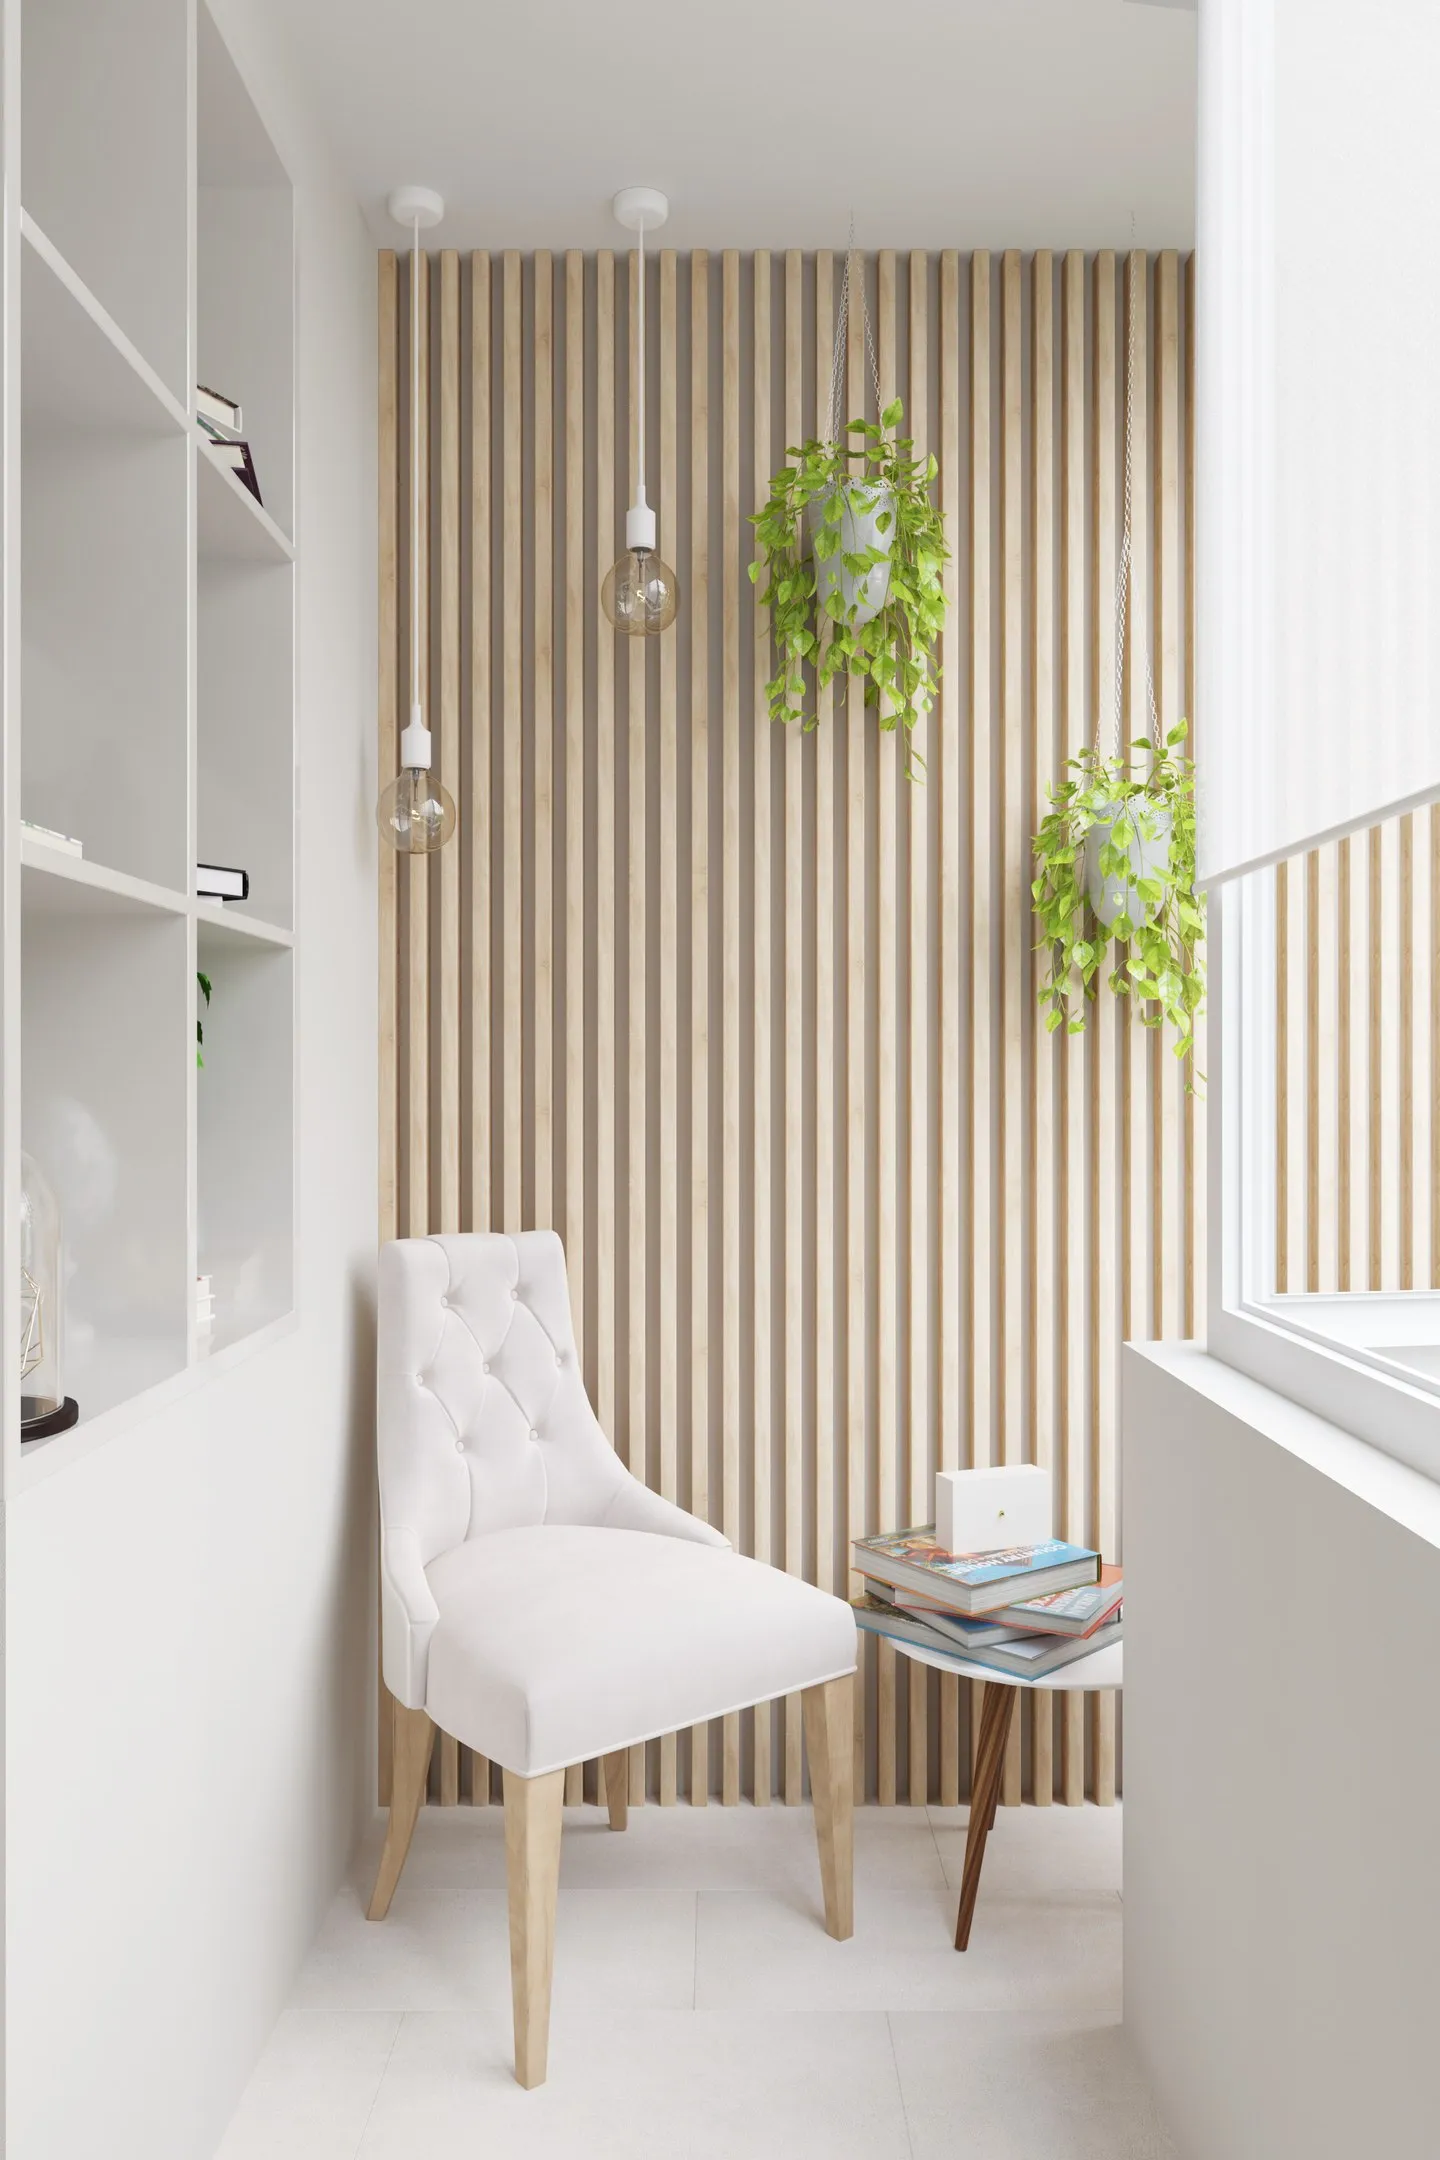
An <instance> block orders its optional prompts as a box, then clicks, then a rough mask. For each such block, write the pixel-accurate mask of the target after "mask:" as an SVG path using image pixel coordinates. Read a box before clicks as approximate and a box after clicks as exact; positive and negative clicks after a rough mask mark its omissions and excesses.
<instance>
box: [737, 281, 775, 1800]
mask: <svg viewBox="0 0 1440 2160" xmlns="http://www.w3.org/2000/svg"><path fill="white" fill-rule="evenodd" d="M751 277H752V283H751V344H752V364H753V373H752V383H751V387H752V393H753V395H752V400H751V403H752V414H753V433H752V444H751V449H752V466H751V498H752V500H753V501H754V502H757V503H761V502H763V501H764V500H765V496H766V493H767V491H768V488H769V485H770V415H771V403H772V398H773V390H772V385H771V379H770V282H771V280H770V255H769V251H768V249H765V248H757V249H756V251H755V256H754V260H753V263H752V270H751ZM737 574H738V573H737ZM769 657H770V640H769V637H768V635H767V624H766V621H765V619H764V616H763V613H762V611H760V610H759V609H757V610H756V616H755V628H754V641H753V646H752V661H751V665H752V671H753V681H752V686H751V712H750V725H749V732H750V735H751V738H752V740H753V743H754V752H753V758H752V765H751V769H752V772H753V775H754V801H753V803H752V806H751V814H750V833H751V839H750V846H751V853H752V858H753V859H752V864H751V869H752V877H753V891H754V902H753V904H754V918H753V937H754V948H753V964H754V979H753V994H752V997H751V1001H750V1002H751V1010H752V1013H753V1015H754V1018H753V1022H752V1028H753V1042H752V1053H753V1071H754V1112H753V1115H754V1125H753V1131H752V1138H751V1149H750V1153H751V1176H752V1184H751V1211H752V1212H751V1238H752V1241H753V1247H754V1262H753V1267H752V1271H751V1272H752V1289H753V1300H752V1307H751V1312H752V1318H751V1330H752V1333H751V1362H752V1369H753V1376H754V1377H753V1387H752V1392H751V1405H752V1407H751V1421H752V1426H753V1432H752V1438H751V1448H752V1451H753V1465H752V1486H751V1493H752V1498H751V1509H752V1521H753V1532H754V1550H755V1557H756V1559H757V1560H769V1559H771V1558H772V1553H771V1547H770V1539H771V1521H770V1512H771V1511H770V1465H771V1449H772V1440H773V1435H772V1432H771V1418H772V1410H771V1406H772V1403H773V1400H774V1395H773V1380H774V1374H773V1371H772V1368H771V1324H770V1322H771V1313H772V1310H773V1305H774V1283H773V1280H772V1278H773V1273H774V1228H773V1221H772V1204H771V1203H772V1194H771V1184H770V1179H771V1149H770V1120H771V1106H772V1102H773V1096H774V1087H773V1074H772V1058H773V1045H772V1043H771V1020H770V1000H771V937H772V931H773V926H774V922H775V902H774V896H773V893H772V889H771V859H770V795H771V786H770V781H771V768H772V755H771V753H772V749H773V745H772V743H771V740H770V723H769V721H768V720H767V719H766V717H765V679H766V676H767V675H768V673H769ZM752 1722H753V1727H754V1733H753V1740H752V1748H753V1756H752V1768H753V1772H754V1775H753V1779H752V1783H751V1794H752V1797H753V1799H754V1802H755V1805H756V1807H768V1806H769V1804H770V1797H771V1784H772V1777H773V1771H772V1768H771V1760H770V1747H771V1735H772V1729H773V1722H774V1721H773V1717H772V1712H771V1706H770V1704H769V1703H760V1704H757V1706H756V1709H755V1713H754V1717H753V1721H752Z"/></svg>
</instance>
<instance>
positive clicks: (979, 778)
mask: <svg viewBox="0 0 1440 2160" xmlns="http://www.w3.org/2000/svg"><path fill="white" fill-rule="evenodd" d="M990 378H991V370H990V255H989V251H988V249H983V248H977V249H976V251H975V253H974V255H973V256H972V257H971V261H970V724H969V735H970V802H969V811H970V894H969V905H968V909H967V911H966V920H967V921H968V923H969V925H970V1011H969V1020H970V1028H969V1035H970V1040H969V1046H968V1047H969V1058H968V1079H969V1111H970V1118H969V1128H970V1129H969V1144H970V1152H969V1177H968V1181H967V1182H968V1186H969V1193H970V1250H969V1254H968V1255H967V1278H966V1279H967V1286H968V1300H967V1313H966V1322H967V1325H966V1334H967V1337H968V1341H967V1346H966V1347H967V1365H968V1370H969V1374H970V1431H969V1435H968V1440H967V1446H968V1452H969V1459H970V1463H971V1465H972V1466H982V1467H983V1466H984V1465H985V1464H988V1463H989V1462H991V1461H992V1460H993V1459H994V1457H993V1449H994V1437H995V1384H994V1383H995V1376H996V1360H995V1346H996V1329H995V1256H996V1229H995V1196H996V1181H995V1121H994V1103H995V1091H994V1080H993V1073H992V1061H993V1059H994V1055H995V1034H996V1031H995V1027H994V1014H993V997H994V979H993V967H992V952H993V940H994V936H995V929H996V916H995V905H994V894H993V878H994V860H993V847H992V839H991V835H992V830H993V820H994V772H995V755H994V748H993V744H994V731H993V699H994V679H993V673H992V657H991V615H990V611H991V604H992V586H991V578H992V556H993V545H992V540H991V522H990V521H991V465H992V461H991V448H990V434H991V411H990ZM970 1696H971V1715H970V1746H971V1753H972V1758H973V1753H974V1749H975V1745H976V1742H977V1740H978V1737H979V1728H980V1719H979V1715H978V1702H979V1691H978V1689H976V1688H974V1687H972V1688H971V1689H970Z"/></svg>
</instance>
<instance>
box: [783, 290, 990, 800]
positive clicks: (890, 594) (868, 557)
mask: <svg viewBox="0 0 1440 2160" xmlns="http://www.w3.org/2000/svg"><path fill="white" fill-rule="evenodd" d="M849 283H850V263H849V260H848V258H847V261H846V266H845V279H844V283H843V285H842V287H841V294H840V308H839V321H838V324H837V332H836V345H835V370H834V375H833V377H832V388H831V409H830V429H829V434H828V436H827V438H826V439H825V440H824V441H821V440H819V439H818V438H815V437H812V438H811V439H810V440H809V441H808V442H805V443H802V444H800V445H798V446H795V447H793V448H791V449H790V450H788V451H787V452H786V456H787V458H788V459H789V460H790V462H789V463H787V464H785V465H783V466H782V467H781V469H780V471H779V472H778V473H776V475H775V477H774V479H773V480H772V481H771V483H770V494H769V498H768V500H767V501H766V503H765V506H764V508H763V509H761V510H758V511H757V512H756V513H755V515H754V516H753V518H752V519H751V523H752V524H753V525H754V527H755V532H756V538H757V540H758V542H759V546H760V555H759V558H758V560H757V561H755V562H753V563H752V564H751V565H750V578H751V582H752V583H753V584H756V585H758V586H760V587H761V590H760V604H761V606H762V607H766V608H768V609H769V610H770V632H771V636H772V637H773V639H774V641H775V652H776V657H777V668H776V672H775V675H774V676H773V678H772V679H771V680H770V681H769V682H768V683H767V684H766V686H765V695H766V700H767V702H768V705H769V708H770V717H771V719H772V720H799V721H800V722H801V724H802V725H803V726H804V727H805V728H807V729H809V728H813V727H814V726H815V725H816V723H817V721H818V718H819V704H820V700H821V698H822V697H823V694H824V692H825V691H826V689H828V687H829V685H830V684H831V683H832V682H833V681H834V680H835V677H836V676H837V675H841V674H844V675H850V676H854V677H858V678H859V679H860V680H862V681H863V682H864V685H865V702H866V704H867V705H868V706H871V707H872V708H874V710H875V712H876V714H877V716H878V718H879V722H880V725H881V727H882V728H884V729H886V730H891V729H898V730H899V732H900V734H901V737H902V739H903V742H904V746H905V770H906V772H907V773H908V774H909V775H910V777H911V778H912V779H916V778H918V777H919V774H920V772H921V770H922V769H923V767H922V761H921V759H920V758H919V756H918V755H917V754H916V751H915V747H914V735H913V730H914V728H915V724H916V722H917V721H918V720H920V719H921V718H922V717H923V716H924V714H926V713H927V712H929V710H930V708H931V706H932V705H933V704H934V702H935V687H936V684H937V682H938V681H939V675H940V671H939V668H938V667H937V666H936V664H935V645H936V641H937V639H938V638H939V635H940V630H941V626H942V624H943V623H944V620H945V594H944V589H943V586H942V583H941V577H942V572H943V570H944V566H945V563H946V561H947V559H948V557H949V553H950V550H949V548H948V547H947V546H946V544H945V525H944V520H943V519H942V517H941V515H940V512H939V510H938V509H937V508H936V506H935V504H934V502H933V501H932V500H931V484H932V482H933V481H934V479H935V475H936V473H937V471H938V470H939V468H938V466H937V465H936V462H935V459H934V458H933V457H931V456H928V455H925V456H917V455H916V451H915V444H914V441H913V439H912V438H911V437H910V436H908V435H901V434H900V432H899V430H900V427H901V424H902V422H903V419H904V407H903V406H902V404H901V401H900V399H899V398H895V399H893V400H892V402H891V403H890V404H888V405H886V406H884V407H883V409H882V407H881V404H880V387H879V382H878V378H877V377H876V373H875V368H874V361H873V355H872V359H871V377H872V380H873V381H874V383H875V405H876V410H877V411H878V412H879V415H880V418H879V423H878V425H877V424H876V423H874V422H872V421H869V420H863V419H862V420H851V421H850V422H849V424H848V425H847V426H845V427H844V428H842V427H841V425H840V417H839V416H840V406H839V393H840V383H841V380H842V375H843V364H844V357H845V325H846V323H847V322H848V319H849V309H848V293H849ZM865 339H866V345H867V348H868V347H869V345H870V322H869V315H868V312H867V314H866V319H865ZM807 667H809V668H811V669H813V671H814V680H815V692H816V699H815V705H814V707H812V708H811V709H810V710H809V712H808V713H807V711H806V673H805V671H806V669H807Z"/></svg>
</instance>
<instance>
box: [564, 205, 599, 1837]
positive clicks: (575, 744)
mask: <svg viewBox="0 0 1440 2160" xmlns="http://www.w3.org/2000/svg"><path fill="white" fill-rule="evenodd" d="M593 606H594V597H593V595H592V594H590V593H588V592H587V591H586V589H585V258H584V256H583V255H582V254H581V252H580V250H579V249H578V248H570V249H568V250H567V251H566V255H565V867H564V879H565V902H564V914H563V918H562V927H561V937H562V940H563V951H564V956H565V1153H564V1163H565V1186H564V1190H565V1262H566V1269H567V1272H568V1274H569V1278H570V1309H571V1316H572V1318H573V1321H574V1325H575V1346H576V1352H577V1355H578V1356H579V1359H580V1368H581V1371H582V1372H583V1371H585V1370H586V1367H587V1357H586V1351H587V1337H586V1330H585V1311H586V1304H585V1285H586V1281H587V1279H588V1269H587V1267H586V1257H587V1239H586V1218H585V1094H586V1074H585V1037H586V1026H585V924H586V918H587V914H588V908H587V903H586V892H585V624H586V620H587V618H588V616H589V614H590V611H591V609H592V607H593ZM584 1777H585V1771H584V1765H583V1764H582V1763H571V1764H570V1766H569V1768H568V1769H567V1770H566V1772H565V1804H566V1806H567V1807H578V1806H579V1805H580V1803H581V1802H582V1800H583V1799H584V1797H585V1788H584Z"/></svg>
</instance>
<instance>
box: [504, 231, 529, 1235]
mask: <svg viewBox="0 0 1440 2160" xmlns="http://www.w3.org/2000/svg"><path fill="white" fill-rule="evenodd" d="M500 277H501V291H500V311H501V324H500V341H501V366H502V378H503V386H502V390H501V397H502V423H503V448H502V453H501V455H502V473H501V479H502V487H503V495H502V499H501V508H500V520H501V536H502V546H503V555H504V559H503V562H502V564H501V572H500V576H501V603H500V604H501V692H500V697H501V704H500V728H501V734H500V831H501V847H500V862H501V878H502V881H503V897H502V899H501V910H502V919H503V935H504V949H503V957H502V961H501V983H502V1006H501V1021H500V1028H501V1041H502V1042H503V1043H504V1045H505V1053H504V1062H503V1070H504V1079H503V1084H502V1097H503V1108H502V1112H501V1115H502V1118H503V1121H504V1136H503V1140H502V1147H501V1165H500V1195H501V1207H502V1209H503V1215H502V1218H501V1226H502V1227H503V1228H504V1229H506V1230H509V1231H516V1230H522V1229H523V1228H524V1227H525V1224H524V1185H523V1174H524V1166H525V1156H524V1147H525V1118H524V1108H525V1093H526V1081H527V1080H528V1079H532V1078H533V1073H528V1074H527V1073H526V1072H525V1070H524V1057H523V1044H524V1021H523V1017H522V1016H523V1011H524V996H525V948H524V922H523V919H522V912H521V879H522V877H523V874H524V838H523V827H522V824H521V818H522V815H523V804H522V799H521V798H522V794H523V786H522V780H521V773H522V760H523V757H524V744H525V708H524V638H525V622H524V614H523V603H524V581H523V568H522V558H521V539H522V531H523V520H522V513H523V505H524V498H523V495H522V492H521V491H522V488H523V486H524V471H523V464H522V454H523V451H524V436H523V419H524V395H525V393H524V386H523V383H522V379H521V368H522V364H523V354H524V340H525V323H524V278H523V273H522V268H521V261H520V256H519V254H518V253H517V251H516V250H515V249H514V248H507V249H506V250H505V254H504V256H503V258H502V262H501V272H500Z"/></svg>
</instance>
